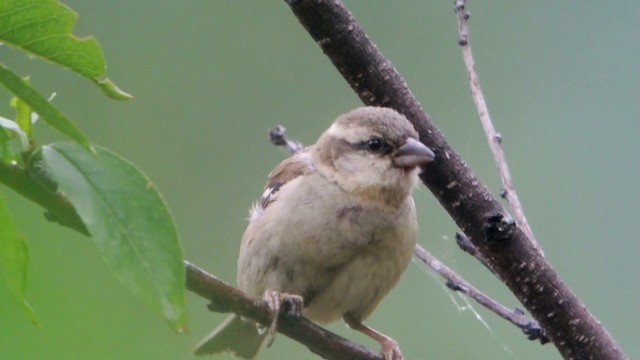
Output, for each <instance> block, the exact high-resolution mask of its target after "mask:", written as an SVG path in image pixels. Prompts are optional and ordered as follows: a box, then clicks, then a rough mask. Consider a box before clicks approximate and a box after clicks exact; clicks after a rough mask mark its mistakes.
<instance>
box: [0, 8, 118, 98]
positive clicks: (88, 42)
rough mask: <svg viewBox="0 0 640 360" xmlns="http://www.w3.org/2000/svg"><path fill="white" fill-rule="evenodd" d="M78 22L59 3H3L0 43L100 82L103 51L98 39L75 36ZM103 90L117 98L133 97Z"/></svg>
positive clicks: (69, 10)
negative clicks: (74, 28) (74, 30)
mask: <svg viewBox="0 0 640 360" xmlns="http://www.w3.org/2000/svg"><path fill="white" fill-rule="evenodd" d="M77 19H78V15H77V14H76V13H75V12H73V11H72V10H71V9H69V8H68V7H66V6H65V5H63V4H61V3H59V2H57V1H56V0H2V1H0V41H2V42H5V43H6V44H9V45H11V46H14V47H17V48H19V49H22V50H24V51H26V52H29V53H31V54H33V55H36V56H39V57H41V58H44V59H47V60H49V61H52V62H54V63H56V64H59V65H62V66H64V67H66V68H68V69H69V70H71V71H74V72H77V73H79V74H81V75H83V76H85V77H87V78H89V79H91V80H92V81H93V82H96V83H98V82H100V81H102V80H100V79H101V78H102V77H104V75H105V70H106V65H105V61H104V56H103V54H102V49H100V45H99V44H98V42H97V41H96V39H95V38H93V37H85V38H78V37H76V36H75V35H73V34H72V31H73V26H74V25H75V23H76V20H77ZM101 89H102V90H103V92H105V94H107V95H108V96H110V97H112V98H114V99H120V100H122V99H128V98H131V97H126V96H120V95H119V94H118V93H115V92H109V91H104V90H105V89H104V88H103V87H101ZM122 93H124V92H122ZM124 94H126V93H124Z"/></svg>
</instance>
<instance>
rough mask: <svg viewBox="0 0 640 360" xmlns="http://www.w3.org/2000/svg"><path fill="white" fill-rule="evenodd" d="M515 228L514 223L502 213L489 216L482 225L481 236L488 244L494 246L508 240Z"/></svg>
mask: <svg viewBox="0 0 640 360" xmlns="http://www.w3.org/2000/svg"><path fill="white" fill-rule="evenodd" d="M515 228H516V222H515V220H513V219H512V218H511V217H510V216H504V215H503V214H502V213H495V214H491V215H489V216H488V217H487V218H486V220H485V222H484V225H483V228H482V235H483V236H484V239H485V241H486V242H487V243H489V244H496V243H499V242H503V241H505V240H508V239H510V238H511V237H512V236H513V232H514V230H515Z"/></svg>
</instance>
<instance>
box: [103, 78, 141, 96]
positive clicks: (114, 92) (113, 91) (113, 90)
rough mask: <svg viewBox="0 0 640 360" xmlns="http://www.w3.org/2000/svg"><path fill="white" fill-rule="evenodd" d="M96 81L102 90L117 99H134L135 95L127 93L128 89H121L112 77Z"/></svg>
mask: <svg viewBox="0 0 640 360" xmlns="http://www.w3.org/2000/svg"><path fill="white" fill-rule="evenodd" d="M95 83H96V84H97V85H98V87H100V90H102V92H104V93H105V94H107V96H109V97H110V98H112V99H116V100H129V99H133V95H131V94H129V93H127V92H126V91H124V90H122V89H120V88H119V87H117V86H116V84H114V83H113V81H111V80H110V79H103V80H97V79H96V81H95Z"/></svg>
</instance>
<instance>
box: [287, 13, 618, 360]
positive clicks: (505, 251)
mask: <svg viewBox="0 0 640 360" xmlns="http://www.w3.org/2000/svg"><path fill="white" fill-rule="evenodd" d="M285 1H286V3H287V4H288V5H289V7H290V8H291V10H292V12H293V13H294V15H295V16H296V17H297V18H298V20H299V21H300V23H301V24H302V25H303V26H304V27H305V29H306V30H307V31H308V32H309V34H310V35H311V37H312V38H313V39H314V41H315V42H316V43H317V44H318V45H319V46H320V48H321V49H322V51H323V52H324V53H325V54H326V55H327V56H328V57H329V59H330V60H331V62H332V63H333V64H334V66H335V67H336V69H337V70H338V71H339V72H340V73H341V74H342V76H343V77H344V78H345V80H346V81H347V83H348V84H349V85H350V86H351V87H352V89H353V90H354V91H355V92H356V94H357V95H358V96H359V97H360V99H361V100H362V101H363V102H364V103H365V104H367V105H371V106H385V107H390V108H393V109H395V110H397V111H398V112H400V113H402V114H404V115H405V116H406V117H407V118H408V119H409V120H410V121H411V122H412V123H413V125H414V127H415V128H416V130H417V131H418V133H419V135H420V140H421V141H422V142H423V143H424V144H425V145H427V146H429V147H430V148H431V149H432V150H433V151H434V152H435V154H436V160H435V161H433V162H431V163H429V164H428V165H427V166H426V167H425V169H424V171H423V172H422V173H421V180H422V182H423V183H424V184H425V185H426V186H427V187H428V188H429V189H430V190H431V192H432V193H433V194H434V196H435V197H436V198H437V199H438V200H439V201H440V203H441V204H442V206H443V207H444V208H445V210H447V212H448V213H449V214H450V216H451V217H452V218H453V220H454V221H455V222H456V224H457V225H458V227H460V229H461V230H462V231H463V232H464V233H465V234H466V235H467V236H468V237H469V239H470V241H471V242H472V243H473V245H474V246H475V247H476V248H477V249H478V251H479V252H480V253H481V254H482V255H483V256H484V257H485V258H486V259H487V260H488V262H489V264H490V267H491V268H492V269H494V271H495V272H496V274H497V275H498V277H499V278H500V279H502V280H503V281H504V282H505V284H506V285H507V286H508V287H509V289H510V290H511V292H512V293H513V294H514V295H515V296H516V297H517V298H518V300H520V302H521V303H522V304H523V305H524V307H525V308H526V309H527V310H528V311H529V312H530V313H531V314H532V316H533V317H534V318H535V319H536V320H537V321H538V323H539V324H540V325H541V326H542V328H543V329H544V331H545V333H546V334H547V336H548V337H549V339H551V341H552V342H553V344H554V345H555V346H556V348H557V349H558V351H559V352H560V354H561V355H562V356H563V357H564V358H566V359H576V358H585V359H589V358H593V359H626V356H625V355H624V354H623V353H622V351H621V350H620V349H619V347H618V345H617V344H616V342H615V340H614V339H613V338H612V337H611V335H609V333H608V332H607V331H606V330H605V328H604V327H603V326H602V325H601V324H600V323H599V322H598V320H597V319H596V318H595V317H594V316H593V315H592V314H591V313H589V311H588V310H587V309H586V307H585V306H584V305H583V304H582V302H581V301H580V300H579V299H578V298H577V297H576V296H575V294H573V292H571V290H570V289H569V287H568V286H567V285H566V284H565V283H564V282H563V281H562V280H561V279H560V277H559V276H558V274H557V273H556V271H555V270H554V269H553V268H552V267H551V265H550V264H549V263H548V262H547V261H546V259H545V258H544V256H543V255H542V253H541V252H540V251H538V249H537V247H536V246H534V245H533V244H534V240H533V239H532V238H530V236H531V234H529V233H527V232H525V231H523V229H522V228H521V227H519V226H516V225H515V222H514V221H513V220H512V219H511V217H510V216H509V214H508V212H507V211H506V209H504V208H503V207H502V205H501V204H500V202H499V201H498V200H497V199H496V198H495V197H493V196H492V195H491V194H490V193H489V191H488V189H487V188H486V187H485V186H484V185H483V184H482V183H481V182H480V181H479V180H478V178H477V177H476V176H475V175H474V174H473V173H472V172H471V170H470V169H469V168H468V167H467V165H466V164H465V163H464V161H462V159H461V158H460V156H459V155H458V153H456V152H455V151H454V149H453V148H451V146H450V145H449V144H448V143H447V142H446V140H445V139H444V136H443V135H442V133H441V132H440V130H438V128H436V126H435V125H434V124H433V122H432V121H431V118H430V117H429V116H428V115H427V114H426V113H425V112H424V111H423V109H422V106H421V105H420V103H419V102H418V101H417V100H416V99H415V98H414V96H413V95H412V94H411V92H410V90H409V88H408V86H407V84H406V83H405V81H404V79H403V78H402V76H401V75H400V74H399V73H398V71H397V70H396V69H395V68H394V67H393V65H392V64H391V63H390V62H389V61H388V60H387V59H386V58H384V56H383V55H382V54H381V53H380V51H379V50H378V48H377V47H376V46H375V45H374V44H373V43H372V42H371V41H370V40H369V38H368V37H367V35H366V34H365V33H364V31H363V30H362V28H361V27H360V25H359V24H358V23H357V22H356V20H355V19H354V17H353V16H352V15H351V13H350V12H349V11H348V10H347V9H346V8H345V6H344V5H343V4H342V2H341V1H339V0H285Z"/></svg>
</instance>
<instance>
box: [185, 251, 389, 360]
mask: <svg viewBox="0 0 640 360" xmlns="http://www.w3.org/2000/svg"><path fill="white" fill-rule="evenodd" d="M185 266H186V270H187V289H188V290H189V291H192V292H194V293H196V294H198V295H200V296H201V297H203V298H205V299H207V300H209V301H211V302H212V305H211V306H209V309H211V310H212V311H217V312H230V311H231V312H234V313H236V314H238V315H242V316H244V317H249V318H251V319H254V320H256V321H258V322H260V323H261V324H263V325H265V326H268V325H269V324H270V323H271V319H272V310H271V308H270V307H269V305H268V304H267V303H266V302H265V301H264V300H256V299H253V298H251V297H248V296H247V295H246V294H245V293H243V292H242V291H240V290H238V289H236V288H234V287H231V286H229V285H227V284H225V283H224V282H222V281H220V280H219V279H217V278H216V277H214V276H213V275H210V274H208V273H207V272H205V271H204V270H202V269H200V268H198V267H197V266H195V265H193V264H191V263H189V262H187V261H185ZM277 330H278V332H280V333H282V334H284V335H286V336H288V337H290V338H292V339H294V340H296V341H298V342H300V343H302V344H304V345H306V346H307V347H308V348H309V350H311V351H312V352H314V353H316V354H318V355H320V356H322V357H323V358H325V359H363V360H364V359H367V360H382V356H381V355H380V354H378V353H376V352H373V351H371V350H369V349H367V348H365V347H363V346H361V345H358V344H355V343H352V342H351V341H349V340H347V339H345V338H343V337H340V336H338V335H336V334H334V333H332V332H330V331H328V330H325V329H323V328H321V327H320V326H318V325H316V324H314V323H313V322H311V321H309V320H307V319H306V318H304V317H302V316H301V315H300V314H299V313H297V312H291V311H280V312H279V314H278V329H277Z"/></svg>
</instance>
